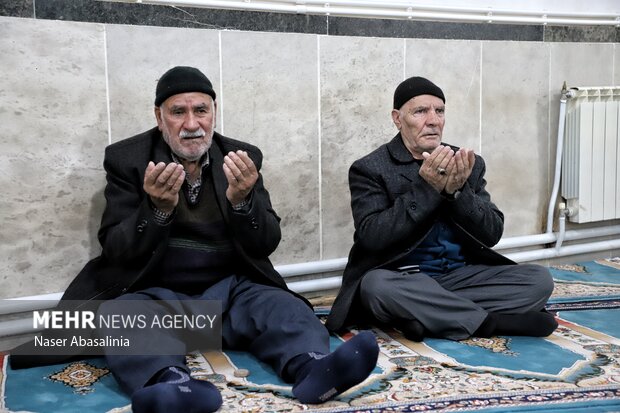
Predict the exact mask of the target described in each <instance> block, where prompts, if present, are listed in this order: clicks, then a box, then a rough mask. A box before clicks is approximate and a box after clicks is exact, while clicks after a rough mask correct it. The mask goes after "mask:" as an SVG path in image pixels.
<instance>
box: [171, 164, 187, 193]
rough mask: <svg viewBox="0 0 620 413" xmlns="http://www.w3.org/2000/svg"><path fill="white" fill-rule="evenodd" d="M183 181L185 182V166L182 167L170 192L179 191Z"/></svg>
mask: <svg viewBox="0 0 620 413" xmlns="http://www.w3.org/2000/svg"><path fill="white" fill-rule="evenodd" d="M179 166H180V165H179ZM183 182H185V170H184V169H183V167H181V173H180V174H179V175H178V176H177V177H176V179H175V181H174V182H173V184H172V186H171V187H170V192H172V193H178V192H179V191H180V190H181V187H182V186H183Z"/></svg>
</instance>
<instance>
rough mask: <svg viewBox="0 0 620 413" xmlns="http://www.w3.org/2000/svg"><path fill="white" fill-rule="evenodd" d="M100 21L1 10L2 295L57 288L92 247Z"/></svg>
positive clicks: (97, 195) (99, 199) (97, 197)
mask: <svg viewBox="0 0 620 413" xmlns="http://www.w3.org/2000/svg"><path fill="white" fill-rule="evenodd" d="M103 44H104V41H103V27H102V26H100V25H93V24H83V23H73V22H51V21H41V20H33V19H16V18H5V17H2V18H0V55H1V56H2V68H3V70H2V72H3V73H2V77H1V78H0V123H1V124H2V125H3V128H2V133H0V145H1V146H2V148H3V149H2V152H1V153H0V185H2V188H3V190H4V196H3V197H2V200H0V227H1V228H2V231H1V232H0V261H1V262H2V263H3V265H2V267H1V268H0V285H1V287H0V298H7V297H18V296H27V295H36V294H42V293H52V292H59V291H63V290H64V289H65V288H66V286H67V285H68V283H69V282H70V281H71V280H72V279H73V278H74V277H75V275H76V274H77V272H78V271H79V270H80V269H81V268H82V267H83V266H84V264H85V263H86V261H87V260H88V259H89V258H91V257H93V256H96V255H98V254H99V252H100V247H99V244H98V242H97V240H96V233H97V228H98V226H99V220H100V217H101V212H102V208H103V196H102V190H103V185H104V174H103V171H102V168H101V162H102V155H103V149H104V147H105V145H106V144H107V111H106V90H105V64H104V59H103V57H104V50H103Z"/></svg>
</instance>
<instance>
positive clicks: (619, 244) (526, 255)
mask: <svg viewBox="0 0 620 413" xmlns="http://www.w3.org/2000/svg"><path fill="white" fill-rule="evenodd" d="M615 249H620V239H615V240H611V241H600V242H591V243H587V244H578V245H568V246H565V247H561V248H559V249H556V248H546V249H543V250H534V251H523V252H515V253H512V254H506V256H507V257H508V258H510V259H511V260H513V261H515V262H528V261H536V260H544V259H548V258H557V257H567V256H570V255H577V254H587V253H591V252H600V251H610V250H615Z"/></svg>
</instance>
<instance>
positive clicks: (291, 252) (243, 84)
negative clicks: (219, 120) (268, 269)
mask: <svg viewBox="0 0 620 413" xmlns="http://www.w3.org/2000/svg"><path fill="white" fill-rule="evenodd" d="M222 73H223V77H222V79H223V85H224V86H223V94H222V96H223V97H222V99H223V100H222V106H223V109H222V112H223V116H224V118H223V125H221V126H222V128H223V131H224V134H225V135H227V136H230V137H232V138H235V139H240V140H244V141H246V142H249V143H252V144H254V145H257V146H258V147H259V148H260V149H261V150H262V151H263V154H264V162H263V168H262V174H263V177H264V180H265V186H266V187H267V190H268V191H269V192H270V195H271V201H272V203H273V206H274V209H275V210H276V212H277V213H278V215H279V216H280V217H281V218H282V222H281V227H282V241H281V243H280V246H279V248H278V250H276V252H275V253H274V254H273V256H272V257H271V258H272V260H273V261H274V263H275V264H290V263H296V262H306V261H314V260H318V259H319V258H320V257H319V187H318V183H319V178H318V174H319V170H318V156H319V153H318V150H319V145H318V81H317V76H318V75H317V42H316V36H310V35H296V34H280V33H247V32H222Z"/></svg>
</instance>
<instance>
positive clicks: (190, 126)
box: [183, 112, 200, 131]
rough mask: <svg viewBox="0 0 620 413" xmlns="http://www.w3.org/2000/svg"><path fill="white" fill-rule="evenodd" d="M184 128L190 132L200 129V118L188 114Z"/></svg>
mask: <svg viewBox="0 0 620 413" xmlns="http://www.w3.org/2000/svg"><path fill="white" fill-rule="evenodd" d="M183 128H184V129H186V130H188V131H195V130H197V129H198V128H200V124H199V123H198V117H197V116H196V115H194V114H193V113H191V112H190V113H188V114H187V116H186V117H185V122H183Z"/></svg>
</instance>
